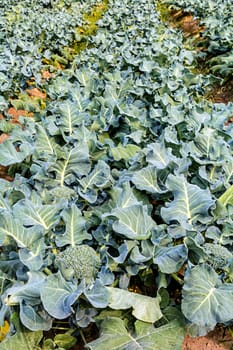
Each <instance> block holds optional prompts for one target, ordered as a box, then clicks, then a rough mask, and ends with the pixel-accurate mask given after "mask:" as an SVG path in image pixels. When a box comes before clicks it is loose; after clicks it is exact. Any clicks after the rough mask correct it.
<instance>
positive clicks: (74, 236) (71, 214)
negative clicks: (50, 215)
mask: <svg viewBox="0 0 233 350" xmlns="http://www.w3.org/2000/svg"><path fill="white" fill-rule="evenodd" d="M61 217H62V219H63V220H64V223H65V225H66V230H65V232H64V233H63V234H62V235H57V236H56V244H57V246H58V247H63V246H64V245H67V244H70V245H71V246H72V247H75V245H77V244H80V243H82V242H83V241H84V240H85V239H91V235H90V234H88V233H87V232H86V230H85V226H86V220H85V219H84V218H83V216H82V213H81V211H80V210H79V209H78V207H77V206H76V205H75V204H72V205H71V206H70V207H69V208H67V209H64V210H63V211H62V213H61Z"/></svg>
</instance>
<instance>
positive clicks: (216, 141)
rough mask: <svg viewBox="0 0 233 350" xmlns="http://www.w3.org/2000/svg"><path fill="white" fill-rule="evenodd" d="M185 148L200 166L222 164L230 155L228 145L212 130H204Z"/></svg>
mask: <svg viewBox="0 0 233 350" xmlns="http://www.w3.org/2000/svg"><path fill="white" fill-rule="evenodd" d="M184 148H185V149H186V152H187V153H189V154H190V155H191V157H193V158H194V159H195V161H196V162H198V163H199V164H222V163H223V161H224V158H225V156H228V155H230V152H229V148H228V145H227V143H226V142H225V141H224V140H223V138H222V137H218V134H217V132H216V130H215V129H211V128H203V129H202V130H201V132H200V133H199V134H198V135H197V137H196V138H195V139H194V141H191V142H190V143H188V144H187V145H186V146H185V147H184Z"/></svg>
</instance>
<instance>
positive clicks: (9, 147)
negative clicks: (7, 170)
mask: <svg viewBox="0 0 233 350" xmlns="http://www.w3.org/2000/svg"><path fill="white" fill-rule="evenodd" d="M33 151H34V149H33V147H32V145H31V144H30V143H28V142H24V143H23V144H22V145H21V146H20V147H19V149H18V150H17V149H16V148H15V146H14V145H13V143H12V142H11V141H10V140H6V141H5V142H3V143H2V144H0V164H1V165H4V166H8V165H11V164H16V163H21V162H22V161H23V160H24V159H25V158H26V157H28V156H29V155H31V154H32V153H33Z"/></svg>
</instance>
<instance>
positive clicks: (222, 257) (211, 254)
mask: <svg viewBox="0 0 233 350" xmlns="http://www.w3.org/2000/svg"><path fill="white" fill-rule="evenodd" d="M204 248H205V250H206V253H207V254H208V259H207V261H208V263H209V264H211V265H212V266H213V267H214V268H215V269H223V268H224V267H225V266H226V265H227V263H228V261H229V260H230V259H232V258H233V255H232V253H231V252H230V251H229V250H228V249H227V248H226V247H223V246H221V245H219V244H214V243H205V244H204Z"/></svg>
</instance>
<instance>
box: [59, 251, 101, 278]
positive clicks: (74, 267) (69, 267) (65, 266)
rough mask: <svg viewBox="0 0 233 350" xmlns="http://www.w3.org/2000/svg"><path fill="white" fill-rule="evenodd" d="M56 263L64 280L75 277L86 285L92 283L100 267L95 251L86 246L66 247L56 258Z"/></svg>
mask: <svg viewBox="0 0 233 350" xmlns="http://www.w3.org/2000/svg"><path fill="white" fill-rule="evenodd" d="M56 263H57V266H58V268H59V269H60V271H61V273H62V274H63V276H64V277H65V278H66V279H71V278H73V277H75V278H76V279H77V280H83V279H85V282H86V283H87V284H90V283H92V282H93V281H94V279H95V277H96V275H97V272H98V270H99V268H100V266H101V261H100V258H99V256H98V255H97V253H96V251H95V250H94V249H93V248H91V247H89V246H88V245H84V244H82V245H79V246H76V247H67V248H66V249H65V250H64V251H62V252H60V253H59V254H58V255H57V257H56Z"/></svg>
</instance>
